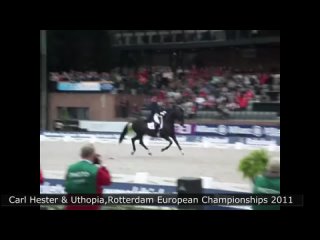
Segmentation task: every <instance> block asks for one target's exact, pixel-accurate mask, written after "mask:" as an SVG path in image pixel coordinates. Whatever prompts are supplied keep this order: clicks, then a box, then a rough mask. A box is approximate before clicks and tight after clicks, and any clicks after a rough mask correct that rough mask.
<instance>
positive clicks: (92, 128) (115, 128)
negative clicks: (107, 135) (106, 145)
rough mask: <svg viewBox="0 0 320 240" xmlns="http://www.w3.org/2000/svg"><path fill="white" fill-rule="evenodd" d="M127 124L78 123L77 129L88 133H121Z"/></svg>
mask: <svg viewBox="0 0 320 240" xmlns="http://www.w3.org/2000/svg"><path fill="white" fill-rule="evenodd" d="M126 124H127V122H101V121H100V122H99V121H80V122H79V127H80V128H81V129H86V130H88V131H89V132H114V133H121V132H122V131H123V129H124V127H125V125H126Z"/></svg>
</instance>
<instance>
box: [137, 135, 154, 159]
mask: <svg viewBox="0 0 320 240" xmlns="http://www.w3.org/2000/svg"><path fill="white" fill-rule="evenodd" d="M139 139H140V145H141V146H142V147H144V149H146V150H147V151H148V154H149V155H150V156H151V155H152V153H151V152H150V150H149V148H147V146H146V145H144V142H143V136H141V137H140V138H139Z"/></svg>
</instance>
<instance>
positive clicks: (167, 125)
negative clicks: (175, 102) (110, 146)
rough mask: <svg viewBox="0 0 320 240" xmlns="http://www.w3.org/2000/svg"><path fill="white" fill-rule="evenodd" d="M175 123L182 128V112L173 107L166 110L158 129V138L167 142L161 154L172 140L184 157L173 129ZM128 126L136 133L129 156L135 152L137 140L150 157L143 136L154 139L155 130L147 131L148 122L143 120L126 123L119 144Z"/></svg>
mask: <svg viewBox="0 0 320 240" xmlns="http://www.w3.org/2000/svg"><path fill="white" fill-rule="evenodd" d="M175 121H179V123H180V125H181V126H182V127H184V111H183V109H182V108H181V107H179V106H174V107H173V108H172V109H170V110H168V111H167V113H166V115H165V116H164V117H163V127H162V128H161V129H160V137H161V138H164V139H165V140H167V141H168V142H169V145H168V146H167V147H165V148H163V149H161V152H163V151H165V150H167V149H168V148H169V147H170V146H171V145H172V141H171V139H170V138H172V140H173V141H174V142H175V143H176V145H177V146H178V148H179V150H180V152H181V154H182V155H184V153H183V151H182V148H181V147H180V145H179V143H178V141H177V138H176V134H175V129H174V123H175ZM130 125H131V127H132V129H133V131H134V132H135V133H136V136H135V137H133V138H132V139H131V141H132V147H133V151H132V152H131V155H133V154H134V153H135V151H136V146H135V141H136V140H139V141H140V145H141V146H143V147H144V148H145V149H146V150H147V151H148V152H149V155H152V154H151V152H150V150H149V149H148V148H147V147H146V145H144V143H143V136H144V135H149V136H152V137H155V136H156V132H155V130H152V129H149V128H148V122H146V121H145V120H143V119H137V120H135V121H134V122H132V123H128V124H127V125H126V126H125V128H124V129H123V131H122V133H121V135H120V139H119V143H121V142H122V141H123V139H124V137H125V136H126V134H127V133H128V129H129V127H130Z"/></svg>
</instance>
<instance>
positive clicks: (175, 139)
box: [171, 136, 184, 155]
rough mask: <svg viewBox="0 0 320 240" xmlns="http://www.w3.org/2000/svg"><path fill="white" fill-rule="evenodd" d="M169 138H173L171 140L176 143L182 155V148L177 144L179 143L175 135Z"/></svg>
mask: <svg viewBox="0 0 320 240" xmlns="http://www.w3.org/2000/svg"><path fill="white" fill-rule="evenodd" d="M171 138H172V139H173V141H174V142H175V144H177V146H178V148H179V150H180V152H181V154H182V155H184V152H183V151H182V148H181V147H180V145H179V143H178V140H177V138H176V136H172V137H171Z"/></svg>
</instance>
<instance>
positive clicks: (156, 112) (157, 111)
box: [148, 97, 166, 137]
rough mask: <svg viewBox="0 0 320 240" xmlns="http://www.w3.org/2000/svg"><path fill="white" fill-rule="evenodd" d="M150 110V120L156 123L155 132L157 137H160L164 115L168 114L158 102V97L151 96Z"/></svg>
mask: <svg viewBox="0 0 320 240" xmlns="http://www.w3.org/2000/svg"><path fill="white" fill-rule="evenodd" d="M150 110H151V115H150V116H149V119H148V120H149V121H148V122H150V121H153V122H154V123H155V134H156V136H157V137H159V136H160V131H159V128H160V126H161V121H162V117H163V116H164V115H165V114H166V111H161V108H160V106H159V104H158V102H157V97H152V98H151V105H150Z"/></svg>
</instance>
